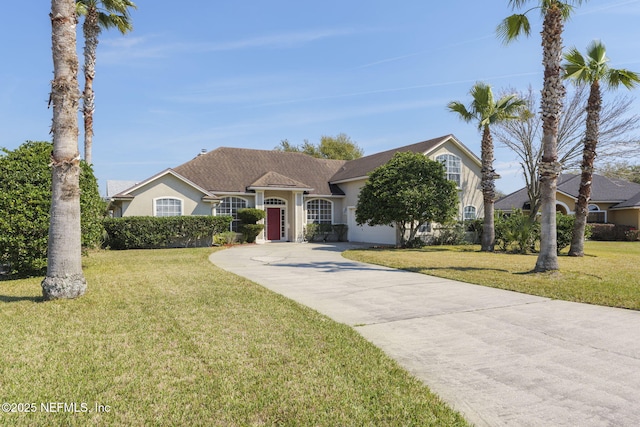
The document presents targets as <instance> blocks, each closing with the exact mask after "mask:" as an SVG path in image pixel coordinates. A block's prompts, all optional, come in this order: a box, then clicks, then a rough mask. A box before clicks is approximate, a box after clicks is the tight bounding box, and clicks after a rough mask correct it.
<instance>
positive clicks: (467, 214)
mask: <svg viewBox="0 0 640 427" xmlns="http://www.w3.org/2000/svg"><path fill="white" fill-rule="evenodd" d="M462 215H463V216H462V219H463V220H465V221H470V220H473V219H476V207H475V206H465V207H464V211H463V213H462Z"/></svg>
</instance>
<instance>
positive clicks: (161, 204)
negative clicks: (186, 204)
mask: <svg viewBox="0 0 640 427" xmlns="http://www.w3.org/2000/svg"><path fill="white" fill-rule="evenodd" d="M153 205H154V207H153V212H154V215H155V216H181V215H182V200H180V199H176V198H175V197H161V198H158V199H154V200H153Z"/></svg>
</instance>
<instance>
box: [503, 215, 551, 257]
mask: <svg viewBox="0 0 640 427" xmlns="http://www.w3.org/2000/svg"><path fill="white" fill-rule="evenodd" d="M494 224H495V236H496V237H495V238H496V246H498V247H499V248H500V249H501V250H503V251H505V252H512V253H520V254H526V253H529V252H531V251H534V250H535V244H536V242H537V241H539V240H540V224H539V223H538V222H532V221H531V220H530V219H529V217H528V216H526V215H523V214H522V211H520V210H519V209H517V210H515V211H514V212H513V213H511V215H504V214H503V213H502V212H496V216H495V222H494Z"/></svg>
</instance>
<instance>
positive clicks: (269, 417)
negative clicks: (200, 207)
mask: <svg viewBox="0 0 640 427" xmlns="http://www.w3.org/2000/svg"><path fill="white" fill-rule="evenodd" d="M210 253H211V249H179V250H156V251H122V252H117V251H111V252H97V253H92V254H90V256H89V257H88V258H86V259H85V276H86V278H87V281H88V283H89V291H88V293H87V294H86V295H85V296H83V297H82V298H79V299H77V300H73V301H51V302H42V300H41V297H40V294H41V289H40V280H41V279H40V278H34V279H27V280H12V281H4V282H0V332H1V334H0V343H1V345H0V403H2V402H13V403H20V404H29V405H31V404H35V405H34V406H33V407H31V406H28V408H31V409H35V412H31V413H3V412H0V424H1V425H25V426H26V425H65V426H66V425H83V426H84V425H126V426H143V425H144V426H147V425H191V426H198V425H213V426H246V425H256V426H258V425H269V426H271V425H283V426H303V425H304V426H307V425H313V426H338V425H340V426H367V425H369V426H385V425H389V426H391V425H392V426H397V425H405V426H408V425H416V426H429V425H441V426H464V425H467V424H466V422H465V420H464V419H463V418H462V417H461V416H460V415H459V414H458V413H456V412H454V411H452V410H451V409H450V408H449V407H448V406H447V405H446V404H444V403H443V402H442V401H441V400H440V399H439V398H438V397H437V396H435V395H433V394H432V393H431V392H430V391H429V390H428V389H427V388H426V387H425V386H424V385H423V384H422V383H421V382H419V381H418V380H417V379H415V378H414V377H412V376H410V375H409V374H408V373H407V372H406V371H404V370H403V369H401V368H400V367H399V365H398V364H397V363H395V362H394V361H392V360H391V359H389V358H388V357H386V356H385V355H384V354H383V353H382V351H380V350H379V349H377V348H376V347H374V346H373V345H372V344H370V343H369V342H368V341H366V340H364V339H363V338H362V337H361V336H360V335H358V334H357V333H356V332H355V331H354V330H353V329H351V328H350V327H348V326H346V325H342V324H338V323H335V322H333V321H331V320H329V319H328V318H327V317H325V316H323V315H321V314H319V313H317V312H315V311H313V310H311V309H308V308H306V307H304V306H301V305H299V304H297V303H295V302H293V301H291V300H288V299H286V298H284V297H281V296H279V295H277V294H274V293H272V292H270V291H268V290H266V289H264V288H262V287H260V286H258V285H256V284H254V283H252V282H250V281H248V280H245V279H243V278H240V277H238V276H235V275H232V274H229V273H227V272H224V271H223V270H221V269H219V268H217V267H216V266H214V265H212V264H211V263H209V262H208V259H207V257H208V255H209V254H210ZM50 402H61V403H66V404H67V405H68V406H67V408H64V406H60V407H58V406H56V405H51V403H50ZM72 403H75V404H76V407H75V410H76V411H80V412H69V411H73V409H74V408H73V407H72V406H70V405H69V404H72ZM43 404H44V406H49V407H50V408H51V407H52V408H54V409H57V410H58V412H55V413H51V412H50V413H47V412H46V411H44V409H45V408H44V407H43V406H42V405H43ZM83 404H84V406H83ZM96 404H99V405H101V408H102V409H103V411H102V412H96V411H95V407H96V406H95V405H96ZM65 409H66V411H65ZM83 409H87V412H84V411H83ZM107 409H108V412H107Z"/></svg>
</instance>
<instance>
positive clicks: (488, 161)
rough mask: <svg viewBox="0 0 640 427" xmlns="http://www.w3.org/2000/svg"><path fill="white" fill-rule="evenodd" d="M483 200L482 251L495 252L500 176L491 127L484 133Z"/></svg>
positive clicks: (486, 127) (482, 151) (485, 129)
mask: <svg viewBox="0 0 640 427" xmlns="http://www.w3.org/2000/svg"><path fill="white" fill-rule="evenodd" d="M481 156H482V179H481V183H480V186H481V188H482V199H483V201H484V221H483V223H482V242H481V250H482V251H484V252H493V250H494V248H495V240H496V232H495V218H494V207H493V206H494V205H493V203H494V201H495V198H496V185H495V178H496V177H497V176H498V175H497V174H496V171H495V170H494V169H493V140H492V138H491V131H490V129H489V126H485V127H484V129H483V131H482V148H481Z"/></svg>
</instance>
